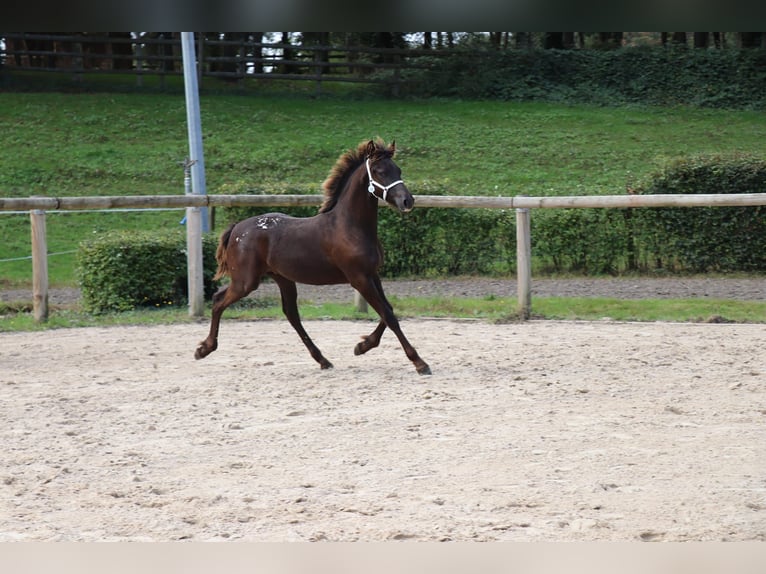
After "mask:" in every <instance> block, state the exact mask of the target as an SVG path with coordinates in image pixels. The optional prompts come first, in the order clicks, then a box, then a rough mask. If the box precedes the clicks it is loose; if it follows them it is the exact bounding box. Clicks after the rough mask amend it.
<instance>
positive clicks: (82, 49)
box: [0, 32, 482, 96]
mask: <svg viewBox="0 0 766 574" xmlns="http://www.w3.org/2000/svg"><path fill="white" fill-rule="evenodd" d="M232 36H237V38H236V39H227V38H226V37H225V36H224V37H218V38H210V37H206V36H205V35H204V34H196V40H197V41H196V44H197V49H196V52H197V69H198V75H199V78H200V80H202V78H205V77H209V78H219V79H222V80H227V81H241V80H245V79H257V80H258V79H260V80H263V79H267V80H301V81H312V82H316V86H317V91H318V92H320V91H321V84H322V82H355V83H369V84H387V85H389V86H390V88H391V92H392V94H393V95H394V96H396V95H398V93H399V87H400V85H401V84H402V82H403V79H402V72H403V71H405V70H414V69H423V68H430V67H432V66H438V63H435V62H437V61H438V60H439V59H442V58H446V57H450V56H453V55H454V54H455V53H456V52H461V53H466V52H465V50H454V49H453V50H438V49H429V50H424V49H417V48H372V47H367V46H343V45H333V46H330V45H321V44H320V45H317V44H315V45H310V44H305V43H304V44H302V45H293V44H287V43H280V42H263V41H261V40H262V37H261V35H260V34H244V33H243V34H233V35H232ZM256 38H257V39H256ZM0 39H2V40H3V41H4V45H5V47H4V49H2V51H0V69H2V68H6V69H8V70H20V71H36V72H59V73H69V74H72V75H73V78H74V79H75V80H77V79H80V78H81V77H82V75H83V74H85V73H87V74H110V73H112V74H113V73H121V74H131V75H134V76H135V78H136V85H138V86H142V85H143V78H144V77H146V76H158V77H159V78H160V81H161V83H162V84H164V82H165V77H166V76H174V75H175V76H180V75H182V74H183V67H182V54H181V40H180V36H179V34H178V33H164V34H162V33H145V34H142V35H141V36H136V35H135V34H132V33H130V32H122V33H107V32H101V33H78V34H51V33H49V34H37V33H30V32H22V33H9V32H5V33H0ZM472 53H475V54H477V55H479V54H481V53H482V52H481V51H480V50H475V51H474V52H472Z"/></svg>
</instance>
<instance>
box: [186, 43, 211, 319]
mask: <svg viewBox="0 0 766 574" xmlns="http://www.w3.org/2000/svg"><path fill="white" fill-rule="evenodd" d="M181 49H182V51H183V61H184V88H185V92H186V123H187V127H188V130H189V155H190V157H189V158H188V159H187V160H186V163H185V164H184V184H185V190H184V191H185V193H186V194H187V195H188V194H189V172H190V171H191V195H205V194H206V189H205V160H204V157H203V155H202V122H201V121H200V111H199V89H198V88H197V66H196V58H195V54H194V32H181ZM209 229H210V225H209V222H208V213H207V208H205V207H203V208H199V207H188V208H187V209H186V258H187V281H188V285H189V315H190V316H192V317H201V316H202V315H203V313H204V307H205V285H204V278H203V277H204V274H203V257H202V233H204V232H207V231H209Z"/></svg>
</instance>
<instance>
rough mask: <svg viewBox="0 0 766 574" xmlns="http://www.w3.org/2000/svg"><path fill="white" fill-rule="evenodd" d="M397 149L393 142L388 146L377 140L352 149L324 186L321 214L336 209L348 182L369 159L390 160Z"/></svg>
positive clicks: (340, 161)
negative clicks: (355, 171) (386, 158)
mask: <svg viewBox="0 0 766 574" xmlns="http://www.w3.org/2000/svg"><path fill="white" fill-rule="evenodd" d="M395 149H396V148H395V146H394V144H393V142H392V143H391V145H390V146H387V145H386V144H385V143H384V142H383V141H382V140H380V139H377V140H370V141H363V142H361V143H360V144H359V145H358V146H356V149H350V150H348V151H347V152H345V153H344V154H342V155H341V156H340V157H339V158H338V161H336V162H335V165H334V166H333V167H332V169H331V170H330V173H329V175H328V176H327V179H325V180H324V183H323V184H322V191H323V192H324V201H323V202H322V206H321V207H320V208H319V213H325V212H327V211H330V210H331V209H332V208H333V207H335V204H336V203H338V198H339V197H340V194H341V192H342V191H343V189H344V187H345V185H346V181H347V180H348V178H349V177H350V176H351V174H352V173H353V172H354V170H355V169H356V168H357V167H359V166H360V165H361V164H362V163H364V161H365V160H366V159H367V158H368V157H369V158H370V159H371V160H372V161H375V160H376V159H380V158H385V157H388V158H390V157H393V156H394V152H395Z"/></svg>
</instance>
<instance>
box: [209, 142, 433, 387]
mask: <svg viewBox="0 0 766 574" xmlns="http://www.w3.org/2000/svg"><path fill="white" fill-rule="evenodd" d="M394 152H395V145H394V143H393V142H391V145H390V146H385V145H384V144H383V143H382V142H380V141H378V142H375V141H370V142H363V143H361V144H359V146H358V147H357V149H355V150H350V151H348V152H346V153H345V154H343V155H342V156H341V157H340V158H339V159H338V161H337V162H336V164H335V166H334V167H333V168H332V171H330V175H329V176H328V177H327V179H326V180H325V182H324V184H323V185H322V187H323V189H324V196H325V198H324V202H323V204H322V206H321V207H320V208H319V213H318V214H317V215H315V216H313V217H290V216H288V215H285V214H282V213H267V214H265V215H259V216H256V217H251V218H250V219H246V220H244V221H240V222H239V223H237V224H234V225H232V226H231V227H229V229H227V230H226V231H225V232H224V233H223V234H222V235H221V240H220V243H219V245H218V251H217V252H216V259H217V260H218V273H217V275H216V277H223V276H225V275H229V276H230V277H231V282H230V283H229V284H228V285H225V286H223V287H221V288H220V289H219V290H218V291H217V292H216V294H215V295H213V312H212V319H211V321H210V333H209V334H208V336H207V339H205V340H204V341H202V342H201V343H200V344H199V346H198V347H197V351H196V352H195V354H194V357H195V358H196V359H201V358H203V357H206V356H207V355H209V354H210V353H212V352H213V351H215V350H216V348H217V347H218V326H219V323H220V321H221V314H222V313H223V311H224V309H226V308H227V307H228V306H229V305H231V304H232V303H234V302H235V301H238V300H239V299H241V298H242V297H244V296H246V295H247V294H248V293H250V292H251V291H253V290H255V289H257V288H258V285H259V284H260V282H261V280H262V279H263V277H264V276H266V275H268V276H270V277H272V278H273V279H274V281H275V282H276V283H277V285H278V286H279V290H280V293H281V295H282V311H283V312H284V314H285V316H286V317H287V319H288V321H290V324H291V325H292V326H293V328H294V329H295V330H296V331H297V333H298V335H300V338H301V340H302V341H303V343H304V344H305V345H306V347H307V348H308V350H309V353H311V356H312V357H313V358H314V360H316V361H317V362H318V363H319V364H320V366H321V367H322V368H323V369H329V368H331V367H332V364H331V363H330V361H328V360H327V359H325V358H324V356H323V355H322V353H321V351H320V350H319V349H318V348H317V346H316V345H315V344H314V342H313V341H312V340H311V338H310V337H309V336H308V334H307V333H306V331H305V329H304V328H303V325H302V324H301V320H300V316H299V315H298V305H297V299H298V292H297V289H296V286H295V284H296V283H308V284H311V285H330V284H337V283H350V284H351V285H352V286H353V287H354V288H355V289H356V290H357V291H359V293H361V295H362V296H363V297H364V298H365V299H366V300H367V302H368V303H369V304H370V305H371V306H372V308H373V309H375V311H376V312H377V313H378V315H380V318H381V321H380V323H378V326H377V327H376V328H375V330H374V331H373V332H372V333H371V334H369V335H367V336H366V337H362V341H361V342H360V343H358V344H357V345H356V347H355V348H354V354H356V355H361V354H362V353H366V352H367V351H369V350H370V349H372V348H374V347H377V346H378V344H379V343H380V338H381V336H382V335H383V331H385V329H386V327H388V328H389V329H391V330H392V331H393V332H394V333H395V334H396V336H397V337H398V338H399V342H400V343H401V345H402V348H403V349H404V352H405V353H406V355H407V357H408V358H409V359H410V360H411V361H412V363H413V364H414V365H415V368H416V369H417V371H418V373H420V374H421V375H429V374H431V369H430V368H429V367H428V365H427V364H426V363H425V361H423V359H421V358H420V356H419V355H418V353H417V351H416V350H415V348H414V347H413V346H412V345H411V344H410V342H409V341H408V340H407V338H406V337H405V336H404V334H403V333H402V329H401V328H400V327H399V321H398V320H397V318H396V315H394V310H393V308H392V307H391V304H390V303H389V302H388V300H387V299H386V296H385V295H384V293H383V286H382V285H381V283H380V276H379V275H378V269H379V267H380V265H381V263H382V261H383V249H382V248H381V245H380V242H379V241H378V200H379V199H382V200H383V201H385V202H386V203H388V204H390V205H392V206H394V207H395V208H397V209H398V210H399V211H401V212H408V211H410V210H411V209H412V208H413V206H414V203H415V200H414V199H413V197H412V194H411V193H410V192H409V190H408V189H407V187H406V186H405V185H404V182H402V180H401V170H400V169H399V167H398V166H397V165H396V164H395V163H394V161H393V156H394Z"/></svg>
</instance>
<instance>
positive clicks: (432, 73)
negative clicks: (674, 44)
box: [402, 47, 766, 109]
mask: <svg viewBox="0 0 766 574" xmlns="http://www.w3.org/2000/svg"><path fill="white" fill-rule="evenodd" d="M421 63H427V60H425V58H423V59H422V60H421ZM432 64H433V66H432V67H431V68H430V69H427V70H424V71H419V70H416V71H408V72H407V73H406V74H403V77H405V78H406V80H407V83H406V84H405V85H404V86H403V87H402V93H403V95H404V92H407V95H410V96H417V97H435V96H438V97H459V98H470V99H501V100H511V101H527V100H535V101H549V102H551V101H553V102H568V103H589V104H597V105H617V104H634V103H638V104H651V105H677V104H686V105H696V106H704V107H716V108H747V109H764V108H766V91H764V89H763V86H764V85H765V84H766V50H754V49H750V50H734V49H726V50H690V49H679V48H648V47H647V48H635V47H632V48H623V49H619V50H606V51H602V50H531V51H527V50H500V51H488V52H487V53H486V54H483V55H482V56H481V57H480V58H479V57H476V56H475V55H472V54H470V53H464V54H461V53H459V52H456V53H455V54H454V55H453V56H452V57H450V58H448V59H434V60H432Z"/></svg>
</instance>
